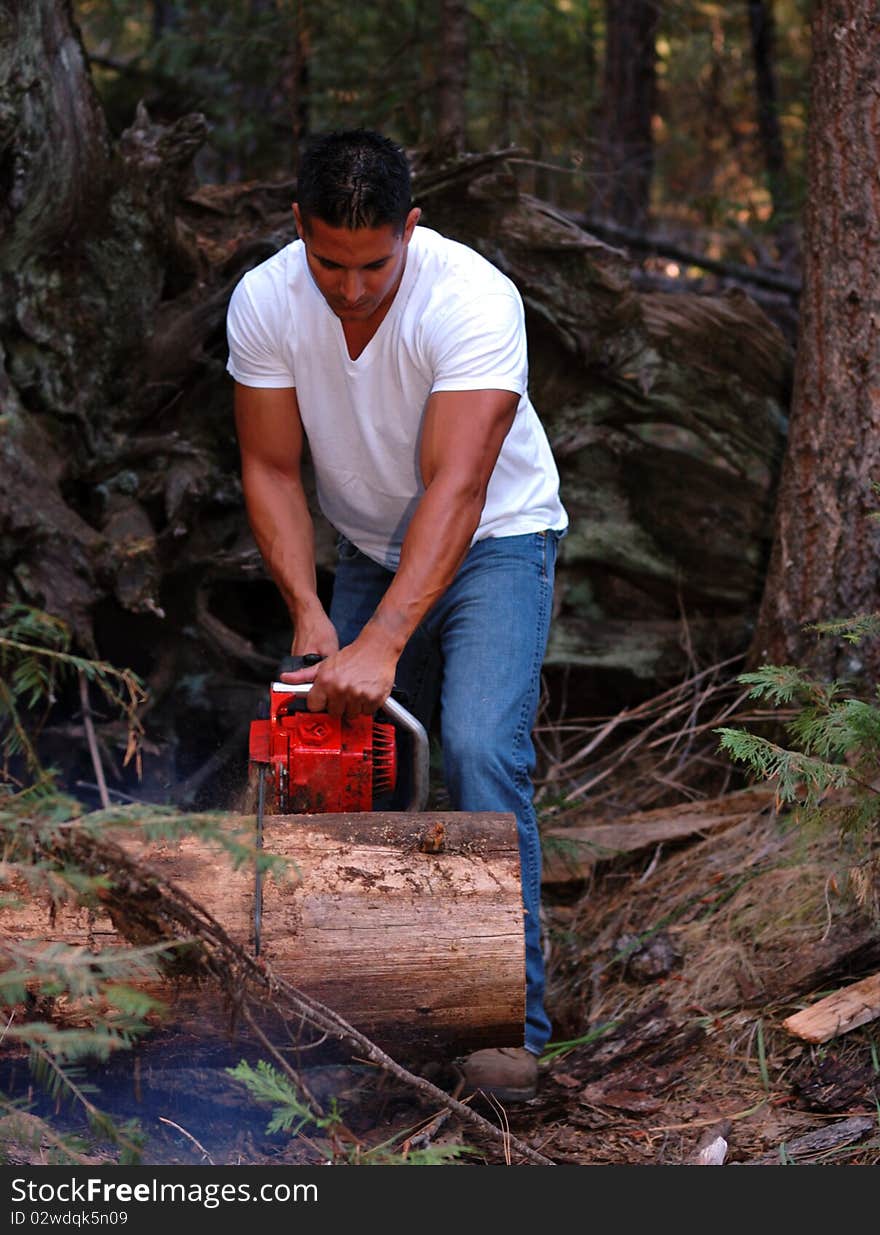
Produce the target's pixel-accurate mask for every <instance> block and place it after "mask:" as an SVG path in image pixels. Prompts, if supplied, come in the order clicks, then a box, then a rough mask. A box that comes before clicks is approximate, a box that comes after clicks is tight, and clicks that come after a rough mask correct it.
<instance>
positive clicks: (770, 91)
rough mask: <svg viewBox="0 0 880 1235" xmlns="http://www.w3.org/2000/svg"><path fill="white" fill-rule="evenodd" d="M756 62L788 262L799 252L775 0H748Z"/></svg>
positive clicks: (761, 128) (771, 183) (770, 180)
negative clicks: (783, 125)
mask: <svg viewBox="0 0 880 1235" xmlns="http://www.w3.org/2000/svg"><path fill="white" fill-rule="evenodd" d="M746 4H747V8H748V14H749V29H750V31H751V37H752V59H753V61H754V65H755V94H756V98H757V105H758V134H759V137H760V140H761V149H762V150H763V152H764V166H765V168H766V170H767V186H768V188H769V190H770V197H771V200H772V202H773V215H774V220H775V222H776V226H777V236H778V242H779V246H780V255H781V257H782V259H783V261H784V262H786V263H788V262H790V261H791V260H792V259H793V258H794V257H795V256H797V244H796V240H795V235H794V227H793V224H794V220H793V218H792V205H793V204H792V200H791V186H790V184H789V179H788V170H787V167H786V159H785V143H784V142H783V140H782V128H781V126H780V124H779V98H778V91H777V88H776V23H775V20H774V17H773V0H746Z"/></svg>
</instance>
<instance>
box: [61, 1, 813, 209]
mask: <svg viewBox="0 0 880 1235" xmlns="http://www.w3.org/2000/svg"><path fill="white" fill-rule="evenodd" d="M658 2H659V0H658ZM766 4H767V6H768V7H769V8H770V9H771V10H772V13H773V16H774V19H775V29H776V39H775V59H774V69H775V74H776V82H777V91H778V104H779V118H780V123H781V127H782V132H783V138H784V141H785V147H786V159H787V163H788V172H789V177H790V179H791V182H792V184H791V193H790V197H791V200H792V201H794V202H796V203H798V202H799V201H800V196H801V188H800V186H801V182H802V178H803V174H802V173H803V164H804V154H803V147H804V135H805V113H806V78H807V67H808V62H809V22H808V10H809V0H766ZM74 8H75V13H76V17H77V20H78V22H79V24H80V28H81V30H82V33H83V37H84V41H85V44H86V47H87V50H88V52H89V54H90V56H91V58H92V65H93V73H94V78H95V82H96V85H97V87H98V90H99V92H100V95H101V98H102V100H103V103H104V106H105V109H106V112H107V115H108V120H109V122H110V125H111V128H112V129H113V131H114V132H116V133H118V132H121V131H122V129H124V128H125V127H126V126H127V125H128V124H129V123H130V122H131V119H132V116H133V114H134V109H135V106H136V104H137V102H138V100H140V99H143V100H144V101H145V102H146V104H147V107H148V109H149V111H150V114H151V115H152V116H153V117H154V118H155V119H157V120H161V121H166V122H167V121H169V120H172V119H174V118H175V117H176V116H179V115H182V114H185V113H186V112H188V111H201V112H203V113H204V114H205V115H206V116H207V118H208V120H209V122H210V124H211V138H210V143H209V145H208V147H207V148H206V149H205V150H204V151H203V152H202V154H201V155H200V157H199V162H198V164H197V171H198V173H199V175H200V176H201V178H202V179H203V180H208V181H221V182H222V181H228V180H238V179H249V178H260V177H268V178H280V179H285V178H290V176H291V175H292V174H293V171H294V169H295V164H296V152H295V146H296V137H295V132H296V133H298V134H299V135H300V136H302V134H303V133H305V132H308V131H317V130H326V129H329V128H338V127H346V126H352V125H361V124H363V125H368V126H371V127H375V128H379V129H381V130H383V131H384V132H387V133H388V134H389V135H390V136H392V137H393V138H395V139H396V140H398V141H400V142H402V143H404V144H405V145H408V146H415V145H423V144H427V143H429V142H430V140H431V136H432V132H433V131H434V128H435V124H436V82H437V77H438V73H439V70H440V63H439V57H440V48H441V42H440V21H441V5H440V3H439V0H434V2H433V3H430V4H422V3H417V2H416V0H381V3H378V4H373V5H359V6H358V5H350V4H347V3H345V2H344V0H313V2H312V3H309V2H308V0H75V5H74ZM468 9H469V20H468V32H469V59H468V66H467V70H468V71H467V79H468V87H467V99H466V103H467V116H468V134H467V137H468V146H469V147H470V148H471V149H475V150H481V149H489V148H493V147H503V146H507V145H512V144H515V145H518V146H521V147H523V148H524V150H525V151H526V152H527V158H528V159H530V160H532V162H531V163H528V162H526V163H523V164H520V165H519V166H520V172H521V175H522V178H523V187H524V188H525V189H527V190H530V191H534V192H537V193H538V194H539V195H541V196H542V197H545V198H547V199H549V200H551V201H555V202H556V203H557V204H559V205H561V206H563V207H568V208H571V209H587V210H589V206H590V198H591V192H590V187H591V181H590V178H591V164H592V150H593V145H592V143H593V142H594V140H595V130H596V116H597V113H598V108H599V105H600V102H601V99H600V91H601V89H602V80H603V78H602V58H603V54H604V35H605V28H604V27H605V5H604V4H603V3H602V0H507V2H504V0H473V2H472V3H471V4H470V5H469V6H468ZM656 53H657V80H658V92H657V108H656V114H655V117H654V139H655V143H656V159H655V168H656V170H655V181H654V189H653V202H654V209H655V211H656V212H657V213H658V214H664V215H666V216H667V217H669V218H670V219H672V220H675V219H681V220H682V221H683V222H686V223H689V224H691V225H697V226H708V227H714V226H726V227H733V228H736V227H747V228H749V229H751V230H758V231H760V229H761V227H762V226H764V225H766V224H767V223H768V222H769V221H770V216H771V213H772V211H771V202H770V197H769V193H768V190H767V186H766V174H765V171H764V160H763V155H762V151H761V148H760V143H759V140H758V129H757V119H756V113H757V104H756V98H755V81H754V77H755V75H754V67H753V61H752V51H751V43H750V36H749V25H748V12H747V5H746V4H743V3H740V4H737V5H724V4H720V3H699V2H697V0H665V3H663V4H662V14H661V21H660V28H659V32H658V36H657V40H656Z"/></svg>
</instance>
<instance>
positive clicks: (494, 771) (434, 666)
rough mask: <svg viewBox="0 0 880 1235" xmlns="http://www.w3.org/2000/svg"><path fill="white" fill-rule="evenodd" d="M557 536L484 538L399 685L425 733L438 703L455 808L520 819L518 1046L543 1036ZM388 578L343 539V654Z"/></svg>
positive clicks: (339, 573)
mask: <svg viewBox="0 0 880 1235" xmlns="http://www.w3.org/2000/svg"><path fill="white" fill-rule="evenodd" d="M558 539H559V536H558V534H557V533H556V532H552V531H547V532H534V533H529V534H527V535H524V536H504V537H497V538H493V539H489V540H480V541H478V542H477V543H476V544H475V545H472V546H471V548H470V550H469V551H468V554H467V556H466V557H465V559H464V561H463V563H462V564H461V566H460V568H459V570H458V573H457V574H456V576H455V578H454V579H453V581H452V583H451V584H450V586H449V587H448V588H447V590H446V592H445V593H444V594H443V596H441V598H440V599H439V600H438V601H437V603H436V604H435V605H434V606H433V608H432V609H431V610H430V612H429V613H428V614H427V616H426V617H425V618H424V620H423V621H422V623H421V625H420V626H419V628H418V630H417V631H416V632H415V633H414V634H413V636H412V638H411V639H410V640H409V642H408V644H407V646H406V648H405V649H404V653H403V655H402V656H401V658H400V661H399V663H398V670H397V676H396V682H395V685H396V686H397V687H398V688H399V689H400V690H401V691H402V693H403V696H404V698H403V702H404V703H405V705H406V706H407V707H408V708H409V710H410V711H411V712H412V713H413V714H414V715H415V716H417V717H418V719H419V720H421V722H422V724H424V725H425V727H426V728H427V727H428V725H429V723H430V720H431V715H432V712H433V708H434V703H435V701H436V698H437V695H438V693H439V697H440V708H441V711H440V741H441V746H442V750H443V767H444V775H445V781H446V788H447V790H448V792H449V796H450V799H451V805H452V809H453V810H462V811H503V812H509V813H511V814H513V815H515V816H516V824H517V835H518V840H519V854H520V871H521V880H522V898H523V910H524V929H525V957H526V1024H525V1041H524V1045H525V1047H526V1049H527V1050H529V1051H531V1052H533V1053H534V1054H536V1055H540V1053H541V1051H542V1050H543V1049H544V1046H545V1045H546V1043H547V1041H548V1039H549V1037H550V1021H549V1019H548V1017H547V1013H546V1012H545V1011H544V958H543V953H542V949H541V922H540V916H539V914H540V905H541V843H540V837H539V835H538V824H537V819H536V817H535V809H534V806H533V804H532V795H533V789H532V779H531V778H532V773H533V771H534V767H535V748H534V745H533V743H532V726H533V724H534V721H535V714H536V711H537V707H538V696H539V690H540V680H541V665H542V662H543V659H544V652H545V649H546V645H547V632H548V628H549V625H550V611H551V602H552V597H553V576H554V570H555V566H556V546H557V541H558ZM393 577H394V576H393V573H392V572H391V571H390V570H387V569H386V568H385V567H384V566H380V565H379V564H378V563H376V562H374V561H373V560H372V559H371V558H368V557H366V556H365V555H364V554H363V553H361V552H360V551H359V550H358V549H356V548H355V547H354V545H352V544H351V543H350V542H349V541H348V540H346V539H345V538H344V537H341V538H340V542H339V561H338V564H337V570H336V579H335V583H334V588H333V598H332V603H331V607H330V618H331V620H332V622H333V624H334V626H335V627H336V631H337V633H338V635H339V642H340V645H341V646H345V645H346V644H348V643H351V642H353V640H354V639H355V638H357V635H358V634H359V632H360V631H361V629H362V628H363V626H364V624H365V623H366V622H367V621H368V620H369V618H370V617H371V616H372V614H373V611H374V610H375V608H376V606H377V604H378V603H379V600H380V599H381V597H382V595H383V594H384V592H385V589H386V588H387V587H388V584H389V583H390V582H391V580H392V578H393Z"/></svg>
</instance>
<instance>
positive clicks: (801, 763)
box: [714, 729, 850, 803]
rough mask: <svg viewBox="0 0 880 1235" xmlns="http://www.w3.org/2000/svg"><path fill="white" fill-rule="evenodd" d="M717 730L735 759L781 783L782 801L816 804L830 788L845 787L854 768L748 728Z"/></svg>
mask: <svg viewBox="0 0 880 1235" xmlns="http://www.w3.org/2000/svg"><path fill="white" fill-rule="evenodd" d="M714 732H715V733H717V734H718V735H719V736H720V738H721V742H720V748H721V750H723V751H726V753H727V754H729V755H730V756H731V758H733V759H736V760H737V761H738V762H740V763H745V764H748V766H749V767H750V768H751V769H752V771H753V772H755V773H757V775H758V776H760V777H761V778H762V779H764V780H775V781H776V782H777V786H776V792H777V796H778V797H779V799H780V801H782V802H798V801H804V802H806V803H815V802H816V801H818V800H819V798H821V796H822V795H823V794H824V793H825V792H826V791H827V790H828V789H832V788H834V789H842V788H843V787H844V786H846V785H847V784H848V783H849V780H850V769H849V768H848V767H846V766H845V765H842V764H838V763H829V762H828V761H827V760H824V759H817V758H815V757H813V756H810V755H806V754H803V753H802V752H801V751H792V750H786V749H785V747H784V746H777V745H776V743H774V742H769V741H768V740H767V739H766V738H761V737H758V736H757V734H754V733H749V732H748V731H747V730H744V729H715V730H714Z"/></svg>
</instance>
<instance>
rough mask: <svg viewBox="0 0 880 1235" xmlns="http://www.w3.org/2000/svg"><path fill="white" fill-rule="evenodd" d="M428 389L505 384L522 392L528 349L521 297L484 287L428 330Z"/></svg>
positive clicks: (487, 387)
mask: <svg viewBox="0 0 880 1235" xmlns="http://www.w3.org/2000/svg"><path fill="white" fill-rule="evenodd" d="M431 356H432V365H433V371H434V373H433V381H432V383H431V389H432V391H435V390H511V391H514V392H515V393H516V394H519V395H522V394H525V391H526V388H527V386H528V352H527V347H526V332H525V319H524V314H523V308H522V301H521V300H520V299H519V297H518V296H517V295H514V294H513V293H510V292H507V291H502V292H495V291H492V292H489V293H486V294H484V295H481V296H475V297H473V298H471V299H468V300H466V301H464V302H463V303H461V304H459V305H456V306H455V308H454V309H453V310H452V311H451V312H450V313H449V314H448V315H447V316H446V317H445V318H444V320H443V321H442V323H440V324H439V325H438V326H437V327H436V328H435V331H434V332H433V337H432V339H431Z"/></svg>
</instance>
